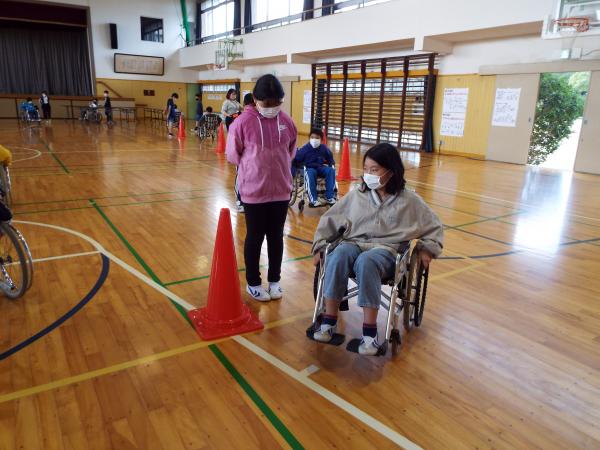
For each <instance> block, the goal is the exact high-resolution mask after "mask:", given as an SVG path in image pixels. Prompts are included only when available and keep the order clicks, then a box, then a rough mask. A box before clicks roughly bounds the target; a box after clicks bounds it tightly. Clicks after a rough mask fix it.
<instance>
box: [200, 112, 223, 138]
mask: <svg viewBox="0 0 600 450" xmlns="http://www.w3.org/2000/svg"><path fill="white" fill-rule="evenodd" d="M218 129H219V116H217V115H216V114H211V113H208V114H204V115H203V116H202V119H200V126H199V128H198V132H197V133H198V137H199V138H200V141H203V140H205V139H208V138H209V137H210V138H212V141H213V142H214V141H215V139H216V138H217V131H218Z"/></svg>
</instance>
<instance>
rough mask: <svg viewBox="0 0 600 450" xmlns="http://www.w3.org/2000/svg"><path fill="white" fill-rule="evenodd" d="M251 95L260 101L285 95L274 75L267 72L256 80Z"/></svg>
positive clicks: (279, 98)
mask: <svg viewBox="0 0 600 450" xmlns="http://www.w3.org/2000/svg"><path fill="white" fill-rule="evenodd" d="M252 95H254V98H255V99H256V100H260V101H263V100H281V99H282V98H283V97H285V91H284V90H283V86H282V85H281V83H280V82H279V80H278V79H277V77H276V76H274V75H271V74H267V75H263V76H262V77H260V78H259V79H258V80H256V84H255V85H254V90H253V91H252Z"/></svg>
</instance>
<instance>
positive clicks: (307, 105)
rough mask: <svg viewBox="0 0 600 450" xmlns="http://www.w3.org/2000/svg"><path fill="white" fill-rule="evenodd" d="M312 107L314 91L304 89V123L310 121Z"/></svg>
mask: <svg viewBox="0 0 600 450" xmlns="http://www.w3.org/2000/svg"><path fill="white" fill-rule="evenodd" d="M311 107H312V91H308V90H306V91H304V102H303V103H302V123H310V119H311V117H310V113H311Z"/></svg>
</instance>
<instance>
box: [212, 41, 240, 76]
mask: <svg viewBox="0 0 600 450" xmlns="http://www.w3.org/2000/svg"><path fill="white" fill-rule="evenodd" d="M242 43H243V40H242V39H231V38H225V39H221V40H220V41H218V48H217V50H215V63H214V64H212V66H213V67H212V70H227V68H228V67H229V63H231V62H232V61H234V60H235V59H237V58H241V57H243V56H244V54H243V53H242V52H241V48H240V47H241V44H242Z"/></svg>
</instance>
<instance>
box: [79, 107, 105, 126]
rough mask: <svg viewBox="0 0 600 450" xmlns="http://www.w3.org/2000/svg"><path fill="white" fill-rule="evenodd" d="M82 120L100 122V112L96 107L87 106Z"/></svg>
mask: <svg viewBox="0 0 600 450" xmlns="http://www.w3.org/2000/svg"><path fill="white" fill-rule="evenodd" d="M83 120H85V121H87V122H94V123H100V122H102V113H101V112H100V111H98V108H88V109H87V110H86V112H85V115H84V116H83Z"/></svg>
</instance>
